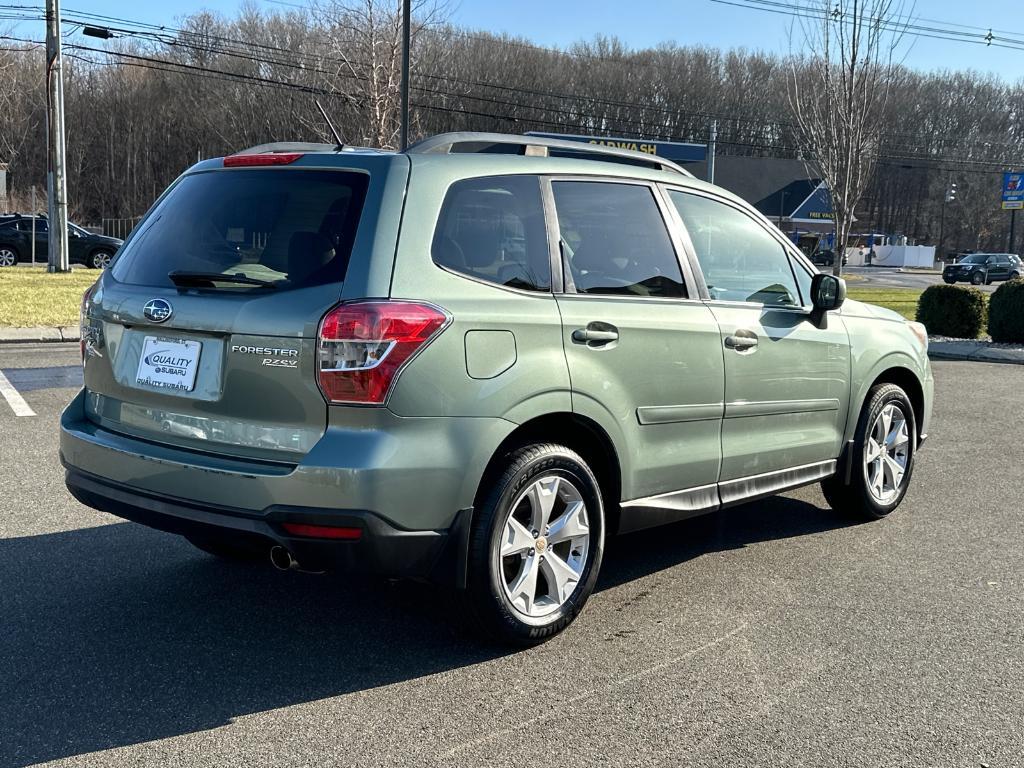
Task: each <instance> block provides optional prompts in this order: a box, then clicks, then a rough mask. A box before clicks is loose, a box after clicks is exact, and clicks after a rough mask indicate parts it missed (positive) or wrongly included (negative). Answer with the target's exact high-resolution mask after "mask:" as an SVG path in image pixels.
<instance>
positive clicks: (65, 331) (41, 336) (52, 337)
mask: <svg viewBox="0 0 1024 768" xmlns="http://www.w3.org/2000/svg"><path fill="white" fill-rule="evenodd" d="M78 339H79V333H78V328H77V327H76V326H72V325H59V326H36V327H34V328H0V344H38V343H39V342H44V341H47V342H49V341H53V342H67V341H78Z"/></svg>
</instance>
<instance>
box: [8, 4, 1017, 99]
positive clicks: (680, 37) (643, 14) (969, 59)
mask: <svg viewBox="0 0 1024 768" xmlns="http://www.w3.org/2000/svg"><path fill="white" fill-rule="evenodd" d="M290 2H297V0H290ZM290 2H285V0H280V1H278V0H255V3H256V6H257V7H260V8H264V9H266V10H267V11H268V12H270V11H275V10H281V11H283V10H287V9H288V7H289V5H290ZM64 5H65V7H67V8H70V9H75V10H82V11H90V12H94V13H103V14H107V15H112V16H122V17H125V18H131V19H135V20H140V21H147V22H156V23H173V22H174V21H175V19H177V18H178V17H180V16H182V15H184V14H187V13H189V12H192V11H196V10H200V9H204V8H205V9H208V10H213V11H219V12H222V13H225V14H229V15H230V14H233V13H234V12H235V11H237V10H238V8H239V7H240V5H241V0H160V2H159V3H138V2H132V3H129V2H125V0H72V1H71V2H68V1H67V0H65V2H64ZM450 7H451V11H452V21H454V22H455V23H457V24H461V25H465V26H469V27H474V28H477V29H486V30H490V31H494V32H508V33H510V34H514V35H523V36H525V37H528V38H530V39H532V40H534V41H535V42H537V43H540V44H542V45H555V46H563V45H566V44H568V43H571V42H573V41H575V40H579V39H581V38H591V37H593V36H595V35H597V34H615V35H617V36H618V37H619V38H620V39H622V40H623V41H624V42H625V43H627V44H628V45H630V46H633V47H645V46H651V45H656V44H658V43H659V42H663V41H671V40H674V41H675V42H677V43H679V44H680V45H687V44H698V43H700V44H705V45H710V46H715V47H721V48H741V47H742V48H748V49H761V50H767V51H775V52H785V51H786V50H787V49H788V42H787V31H788V29H789V25H790V22H791V19H790V18H789V17H787V16H780V15H776V14H772V13H767V12H764V11H756V10H751V9H749V8H738V7H734V6H730V5H725V4H719V3H715V2H712V1H711V0H620V1H619V2H600V0H589V1H585V0H515V2H495V1H494V0H461V2H460V1H459V0H454V1H453V3H452V5H451V6H450ZM915 15H916V16H918V17H920V18H921V19H922V23H924V20H925V19H926V20H928V22H929V23H931V22H938V23H939V25H941V26H942V27H944V28H951V27H955V28H962V29H965V30H966V29H970V31H974V28H975V27H978V28H982V30H983V32H984V31H985V30H987V29H988V28H989V27H992V28H994V29H996V30H1003V31H1005V32H1008V33H1017V34H1018V35H1019V36H1020V37H1024V11H1022V0H972V2H970V3H964V2H963V0H917V2H916V5H915ZM27 26H28V25H22V26H21V27H20V29H21V30H22V31H25V30H26V29H27ZM38 26H40V27H42V25H41V24H39V25H38ZM41 32H42V30H41V29H40V33H41ZM910 42H912V45H910V49H909V52H908V53H907V58H906V62H907V64H908V65H909V66H912V67H914V68H917V69H924V70H930V69H939V68H955V69H974V70H978V71H982V72H992V73H995V74H997V75H999V76H1001V77H1003V78H1004V79H1006V80H1010V81H1017V80H1019V79H1021V78H1024V51H1021V50H1016V51H1014V50H1008V49H1005V48H996V47H991V48H988V47H982V46H979V45H970V44H966V43H957V42H949V41H943V40H932V39H926V38H920V37H919V38H911V39H910Z"/></svg>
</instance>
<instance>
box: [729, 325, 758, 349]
mask: <svg viewBox="0 0 1024 768" xmlns="http://www.w3.org/2000/svg"><path fill="white" fill-rule="evenodd" d="M725 346H727V347H728V348H729V349H735V350H736V351H737V352H742V351H744V350H747V349H753V348H754V347H756V346H757V334H756V333H754V332H753V331H747V330H739V331H736V333H734V334H732V335H731V336H726V337H725Z"/></svg>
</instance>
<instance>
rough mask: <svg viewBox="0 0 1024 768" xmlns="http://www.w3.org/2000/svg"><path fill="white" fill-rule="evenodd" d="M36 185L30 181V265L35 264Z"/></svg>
mask: <svg viewBox="0 0 1024 768" xmlns="http://www.w3.org/2000/svg"><path fill="white" fill-rule="evenodd" d="M37 213H38V211H37V210H36V185H35V182H32V266H33V267H34V266H35V265H36V214H37Z"/></svg>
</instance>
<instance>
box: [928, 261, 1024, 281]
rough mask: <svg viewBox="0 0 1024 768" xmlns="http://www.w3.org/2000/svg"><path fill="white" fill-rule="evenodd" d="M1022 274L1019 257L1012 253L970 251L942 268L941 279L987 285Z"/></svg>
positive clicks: (1023, 273) (1023, 272)
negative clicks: (955, 261)
mask: <svg viewBox="0 0 1024 768" xmlns="http://www.w3.org/2000/svg"><path fill="white" fill-rule="evenodd" d="M1021 275H1024V265H1022V264H1021V260H1020V257H1019V256H1017V255H1015V254H1012V253H972V254H970V255H969V256H964V257H963V259H961V260H960V261H958V262H957V263H956V264H949V265H947V266H946V268H945V269H943V270H942V279H943V280H944V281H945V282H947V283H949V284H950V285H952V284H953V283H957V282H960V281H961V280H964V281H967V282H969V283H971V284H972V285H981V284H983V283H984V284H985V285H988V284H989V283H992V282H995V281H996V280H1014V279H1016V278H1018V277H1020V276H1021Z"/></svg>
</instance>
